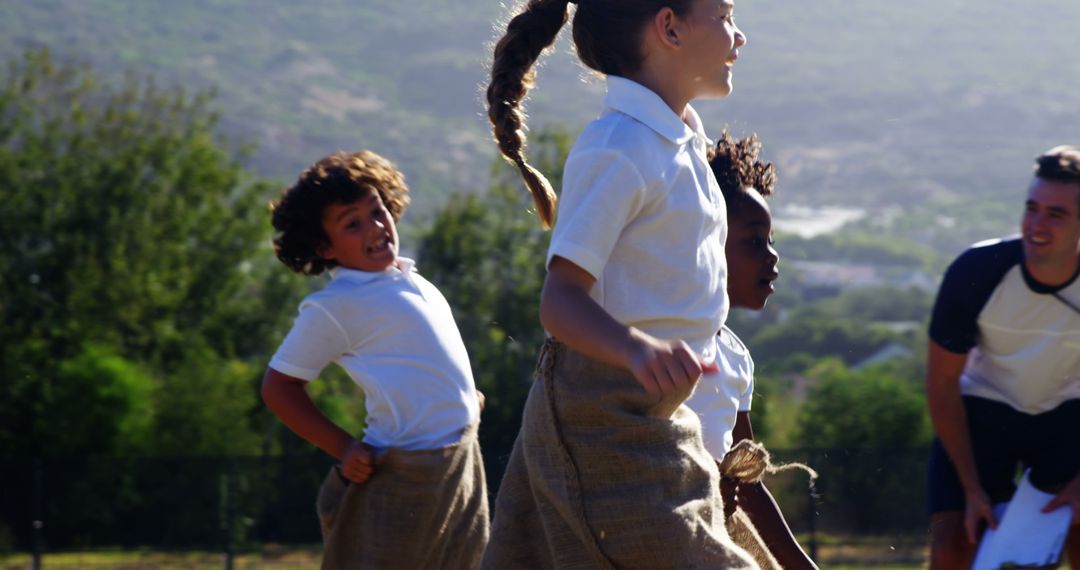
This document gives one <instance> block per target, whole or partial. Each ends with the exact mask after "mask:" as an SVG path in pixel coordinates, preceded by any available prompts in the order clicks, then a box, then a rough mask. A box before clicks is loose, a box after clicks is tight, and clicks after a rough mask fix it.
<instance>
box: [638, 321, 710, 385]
mask: <svg viewBox="0 0 1080 570" xmlns="http://www.w3.org/2000/svg"><path fill="white" fill-rule="evenodd" d="M636 336H637V337H638V350H637V351H636V354H634V356H633V357H632V359H631V361H630V372H631V373H633V375H634V378H636V379H637V381H638V382H639V383H641V385H642V386H644V387H645V390H646V391H647V392H649V393H650V394H652V395H654V396H664V395H667V394H671V393H674V392H688V391H689V390H690V389H691V388H692V387H693V386H694V383H695V382H697V381H698V378H700V377H701V372H702V367H701V362H700V361H699V360H698V357H697V355H696V354H694V352H693V351H692V350H690V347H689V346H687V345H686V343H685V342H683V341H681V340H673V341H664V340H659V339H657V338H653V337H651V336H649V335H647V334H645V333H642V332H640V331H638V332H637V334H636Z"/></svg>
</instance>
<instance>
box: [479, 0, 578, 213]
mask: <svg viewBox="0 0 1080 570" xmlns="http://www.w3.org/2000/svg"><path fill="white" fill-rule="evenodd" d="M567 5H568V0H529V3H528V4H527V5H526V6H525V8H524V10H522V12H521V13H519V14H518V15H517V16H514V18H513V19H512V20H510V23H509V24H507V26H506V33H505V34H504V35H503V37H502V38H501V39H500V40H499V43H497V44H496V45H495V56H494V61H493V63H492V65H491V83H490V84H489V85H488V88H487V102H488V119H489V120H490V121H491V125H492V127H493V130H494V134H495V140H496V141H497V142H498V143H499V152H501V153H502V155H503V156H504V157H506V158H507V159H508V160H510V161H511V162H513V163H514V164H515V165H517V167H518V170H519V171H521V176H522V178H524V179H525V185H526V186H527V187H528V188H529V192H530V193H531V194H532V197H533V203H534V204H535V205H536V214H537V216H539V218H540V223H541V224H543V226H544V228H551V226H552V224H553V223H554V220H555V201H556V198H555V191H554V190H553V189H552V188H551V183H549V182H548V180H547V178H545V177H544V175H543V174H541V173H540V171H538V170H537V169H535V168H533V167H532V166H531V165H530V164H529V163H528V161H527V160H526V159H525V111H524V109H523V106H522V103H523V101H524V100H525V97H526V95H528V92H529V89H531V88H532V86H533V84H534V82H535V80H536V70H535V69H534V68H533V66H534V65H535V64H536V60H537V59H538V58H539V57H540V54H541V52H543V51H544V49H546V48H548V47H549V46H551V44H553V43H554V42H555V38H556V36H558V35H559V30H560V29H562V27H563V25H564V24H565V23H566V20H567Z"/></svg>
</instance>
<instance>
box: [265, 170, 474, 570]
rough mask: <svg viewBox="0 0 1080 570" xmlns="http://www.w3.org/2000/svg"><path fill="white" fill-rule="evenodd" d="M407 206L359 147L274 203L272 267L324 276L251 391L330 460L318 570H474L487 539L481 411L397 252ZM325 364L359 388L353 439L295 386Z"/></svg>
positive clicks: (457, 343)
mask: <svg viewBox="0 0 1080 570" xmlns="http://www.w3.org/2000/svg"><path fill="white" fill-rule="evenodd" d="M408 203H409V196H408V188H407V186H406V185H405V180H404V177H403V176H402V174H401V173H400V172H399V171H398V170H397V169H396V168H395V167H394V165H393V164H391V163H390V162H389V161H387V160H386V159H384V158H382V157H381V156H379V155H377V154H375V153H372V152H368V151H363V152H357V153H337V154H333V155H330V156H327V157H325V158H323V159H321V160H319V161H318V162H316V163H315V164H313V165H312V166H311V167H309V168H308V169H307V170H306V171H305V172H304V173H303V174H301V176H300V178H299V180H297V182H296V183H295V184H294V185H293V186H291V187H290V188H288V189H286V190H285V191H284V192H283V193H282V195H281V197H280V198H279V199H278V200H276V201H275V202H274V203H273V204H272V208H273V220H272V222H273V226H274V229H275V230H276V234H275V236H274V250H275V252H276V254H277V257H278V259H279V260H281V262H282V263H284V264H285V265H286V266H287V267H289V268H290V269H291V270H293V271H296V272H298V273H303V274H307V275H319V274H322V273H323V272H327V271H328V272H329V273H330V275H331V279H330V281H329V283H328V284H327V285H326V287H324V288H323V289H322V290H320V291H317V292H315V293H312V294H311V295H308V296H307V297H306V298H305V299H304V300H303V302H302V303H301V304H300V311H299V315H298V317H297V318H296V321H295V323H294V324H293V327H292V330H291V331H290V332H289V334H288V335H287V336H286V338H285V340H284V341H283V342H282V343H281V346H280V347H279V348H278V350H277V353H276V354H274V356H273V359H272V360H271V361H270V365H269V368H268V369H267V371H266V375H265V377H264V378H263V385H262V395H263V399H264V400H265V402H266V404H267V406H268V407H269V408H270V409H271V411H273V413H274V414H275V415H276V416H277V417H278V418H279V419H280V420H281V421H282V422H283V423H285V425H287V426H288V427H289V428H290V429H291V430H293V431H294V432H296V433H297V434H298V435H299V436H301V437H303V438H304V439H306V440H308V441H309V442H311V443H312V444H314V445H316V446H318V447H319V448H321V449H322V450H323V451H325V452H326V453H328V454H330V455H331V456H333V457H334V458H336V459H338V460H339V461H340V464H338V465H335V466H334V467H333V468H332V469H331V472H330V473H329V474H328V476H327V478H326V480H325V481H324V483H323V485H322V487H321V488H320V490H319V498H318V502H317V509H318V512H319V519H320V523H321V525H322V530H323V538H324V543H325V552H324V558H323V568H475V567H476V566H478V565H479V561H480V557H481V555H482V553H483V549H484V547H485V545H486V543H487V538H488V504H487V489H486V484H485V480H484V471H483V462H482V459H481V455H480V448H479V443H478V442H477V439H476V430H477V425H478V423H479V417H480V406H481V404H480V401H479V398H478V393H477V392H476V389H475V386H474V383H473V377H472V371H471V367H470V364H469V357H468V354H467V353H466V350H465V345H464V343H463V341H462V339H461V334H460V333H459V332H458V329H457V325H456V324H455V322H454V318H453V315H452V314H451V311H450V306H449V305H448V304H447V302H446V299H444V298H443V296H442V294H441V293H439V291H438V289H436V288H435V287H434V286H433V285H432V284H431V283H429V282H428V281H427V280H425V279H424V278H423V277H421V276H420V274H419V273H417V272H416V269H415V267H414V262H413V260H411V259H408V258H405V257H399V256H398V234H397V229H396V226H395V222H396V221H397V220H398V219H399V218H400V217H401V215H402V214H404V212H405V208H406V206H407V205H408ZM331 362H335V363H337V364H338V365H339V366H341V367H342V368H343V369H344V370H345V371H346V372H347V373H348V375H349V377H350V378H351V379H352V380H353V381H354V382H356V383H357V384H358V385H359V386H360V388H361V389H362V390H363V393H364V401H365V407H366V411H367V416H366V423H367V428H366V430H365V432H364V434H363V437H362V439H358V438H356V437H354V436H353V435H352V434H349V433H348V432H346V431H345V430H344V429H342V428H341V427H340V426H338V425H337V424H335V423H334V422H333V421H331V420H330V419H329V418H327V417H326V416H325V415H324V414H323V413H322V412H321V411H320V410H319V409H318V407H316V405H315V404H314V402H313V401H312V400H311V398H310V397H309V396H308V394H307V392H306V391H305V386H306V385H307V383H308V382H310V381H312V380H315V379H316V378H317V377H318V375H319V373H320V371H321V370H322V369H323V368H324V367H326V366H327V365H328V364H329V363H331Z"/></svg>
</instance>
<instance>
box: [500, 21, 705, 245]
mask: <svg viewBox="0 0 1080 570" xmlns="http://www.w3.org/2000/svg"><path fill="white" fill-rule="evenodd" d="M575 3H576V4H577V8H576V9H575V10H574V23H573V29H574V47H575V48H576V49H577V54H578V58H580V59H581V62H582V63H584V64H585V65H586V66H588V67H589V68H591V69H593V70H594V71H597V72H600V73H603V74H605V75H618V76H622V77H626V76H627V75H629V74H632V73H634V72H635V71H637V70H638V69H639V68H640V67H641V63H642V61H643V60H644V55H643V54H642V51H641V37H642V33H643V31H644V28H645V23H646V22H647V21H648V20H649V18H651V17H652V16H653V15H655V14H656V13H657V12H659V11H660V10H661V9H663V8H665V7H667V8H671V10H672V11H673V12H675V13H676V14H677V15H680V16H681V15H683V14H687V13H689V12H690V9H691V7H692V4H693V0H582V1H580V2H575ZM568 5H569V2H568V0H528V2H526V3H525V4H524V6H523V7H521V8H520V9H519V10H518V11H517V12H518V13H517V15H516V16H514V18H513V19H511V20H510V23H509V24H507V26H506V32H505V33H504V34H503V36H502V38H501V39H499V42H498V43H497V44H496V45H495V55H494V61H493V62H492V65H491V83H490V84H489V85H488V88H487V103H488V119H489V120H490V121H491V125H492V127H493V129H494V134H495V140H496V142H498V143H499V151H500V152H501V153H502V155H503V156H504V157H506V159H507V160H509V161H510V162H512V163H514V164H515V165H516V166H517V167H518V170H520V171H521V176H522V177H523V178H524V179H525V185H526V186H528V188H529V192H530V193H531V194H532V196H533V202H534V203H535V205H536V214H537V216H539V217H540V222H541V223H542V224H543V226H544V227H545V228H550V227H551V224H552V223H553V222H554V219H555V201H556V198H555V191H554V190H552V188H551V184H550V183H549V182H548V180H547V178H546V177H544V175H543V174H541V173H540V171H538V170H536V169H535V168H533V167H532V166H530V165H529V163H528V162H527V161H526V159H525V110H524V106H523V105H524V101H525V97H526V95H528V93H529V89H531V88H532V86H533V84H534V82H535V80H536V70H535V69H534V68H533V66H534V65H535V64H536V60H537V59H539V57H540V54H541V53H542V52H543V51H544V50H545V49H547V48H548V47H550V46H551V44H553V43H554V42H555V38H556V37H557V36H558V35H559V30H561V29H562V27H563V25H564V24H565V23H566V21H567V19H569V12H568V11H567V9H568Z"/></svg>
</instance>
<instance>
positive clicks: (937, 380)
mask: <svg viewBox="0 0 1080 570" xmlns="http://www.w3.org/2000/svg"><path fill="white" fill-rule="evenodd" d="M966 363H967V353H956V352H951V351H949V350H948V349H946V348H945V347H943V346H941V345H940V344H938V343H937V342H935V341H933V340H931V341H930V348H929V352H928V354H927V359H926V402H927V405H928V406H929V409H930V420H931V422H932V423H933V424H934V432H935V433H936V434H937V436H938V439H939V440H941V445H942V446H943V447H944V448H945V452H946V453H948V455H949V459H951V460H952V464H953V468H954V469H956V474H957V476H958V477H959V478H960V484H961V485H962V486H963V487H964V496H965V505H966V508H965V515H964V527H965V529H966V530H967V535H968V540H970V541H971V542H972V543H974V542H975V541H976V539H977V535H978V528H977V527H978V523H979V521H980V520H985V521H986V522H987V524H989V525H990V527H991V528H997V520H996V519H995V518H994V513H993V510H992V505H991V504H990V498H989V497H988V496H987V495H986V491H985V490H983V487H982V483H981V482H980V481H979V474H978V471H977V470H976V468H975V455H974V453H973V452H972V450H971V434H970V433H969V432H968V425H967V413H966V412H965V411H964V403H963V400H962V399H961V396H960V375H961V374H962V373H963V372H964V365H965V364H966Z"/></svg>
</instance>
